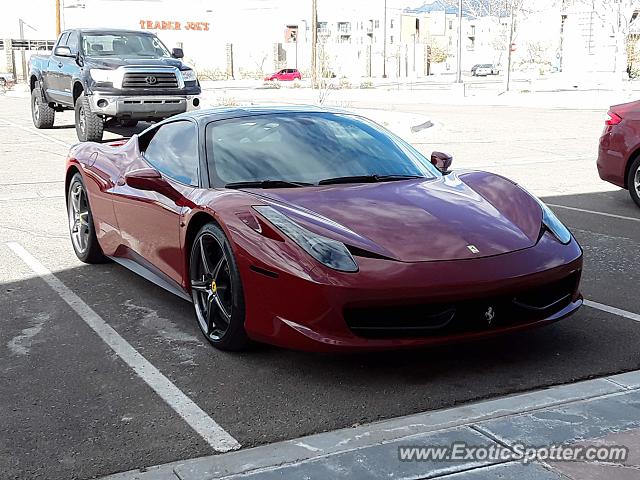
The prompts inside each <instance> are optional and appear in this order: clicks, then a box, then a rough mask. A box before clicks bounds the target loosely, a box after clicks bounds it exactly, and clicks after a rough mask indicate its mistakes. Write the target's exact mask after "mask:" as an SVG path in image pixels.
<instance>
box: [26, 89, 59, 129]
mask: <svg viewBox="0 0 640 480" xmlns="http://www.w3.org/2000/svg"><path fill="white" fill-rule="evenodd" d="M55 117H56V111H55V110H54V109H53V108H51V107H50V106H49V104H48V103H47V102H45V101H44V100H43V98H42V91H41V89H40V84H39V83H38V82H36V84H35V86H34V87H33V90H32V91H31V118H32V120H33V125H34V126H35V127H36V128H40V129H42V128H51V127H53V122H54V121H55Z"/></svg>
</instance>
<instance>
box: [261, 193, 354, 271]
mask: <svg viewBox="0 0 640 480" xmlns="http://www.w3.org/2000/svg"><path fill="white" fill-rule="evenodd" d="M253 208H254V209H255V210H256V211H258V212H259V213H260V214H261V215H262V216H263V217H265V218H266V219H267V220H269V221H270V222H271V223H272V224H273V225H274V226H275V227H276V228H277V229H278V230H280V231H281V232H282V233H284V234H285V235H286V236H287V237H289V238H290V239H291V240H293V241H294V242H296V243H297V244H298V245H299V246H300V247H301V248H302V249H303V250H304V251H305V252H307V253H308V254H309V255H311V256H312V257H313V258H315V259H316V260H317V261H319V262H320V263H322V264H323V265H325V266H327V267H329V268H333V269H334V270H340V271H342V272H357V271H358V264H356V261H355V260H354V259H353V257H352V256H351V253H350V252H349V250H347V247H346V246H345V245H344V243H342V242H339V241H337V240H332V239H331V238H327V237H323V236H322V235H318V234H317V233H313V232H310V231H309V230H307V229H306V228H303V227H301V226H300V225H298V224H297V223H296V222H294V221H293V220H291V219H290V218H289V217H287V216H286V215H284V214H283V213H280V212H279V211H278V210H276V209H275V208H272V207H269V206H268V205H258V206H255V207H253Z"/></svg>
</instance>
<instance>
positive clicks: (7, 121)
mask: <svg viewBox="0 0 640 480" xmlns="http://www.w3.org/2000/svg"><path fill="white" fill-rule="evenodd" d="M0 122H4V123H5V124H6V125H8V126H10V127H14V128H18V129H20V130H22V131H25V132H27V133H31V134H33V135H37V136H39V137H42V138H44V139H46V140H49V141H50V142H53V143H57V144H58V145H62V146H63V147H66V148H70V147H71V146H72V145H73V144H71V143H67V142H63V141H62V140H58V139H57V138H55V137H52V136H51V135H47V134H45V133H40V132H39V131H37V130H36V129H35V128H32V127H23V126H22V125H18V124H17V123H14V122H11V121H9V120H7V119H4V118H0Z"/></svg>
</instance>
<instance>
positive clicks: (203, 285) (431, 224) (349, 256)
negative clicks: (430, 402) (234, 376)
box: [66, 107, 582, 351]
mask: <svg viewBox="0 0 640 480" xmlns="http://www.w3.org/2000/svg"><path fill="white" fill-rule="evenodd" d="M450 164H451V157H450V156H448V155H446V154H442V153H438V152H434V154H433V156H432V158H431V160H428V159H427V158H425V157H424V156H423V155H422V154H420V153H419V152H418V151H417V150H415V149H414V148H413V147H412V146H410V145H409V144H408V143H406V142H405V141H403V140H401V139H400V138H398V137H397V136H395V135H394V134H392V133H390V132H388V131H386V130H384V129H383V128H382V127H380V126H378V125H377V124H375V123H373V122H371V121H369V120H367V119H365V118H362V117H360V116H356V115H353V114H349V113H345V112H341V111H331V110H325V109H315V108H312V107H298V108H246V109H245V108H235V109H214V110H202V111H198V112H190V113H187V114H183V115H178V116H175V117H172V118H170V119H168V120H165V121H163V122H161V123H158V124H157V125H154V126H152V127H150V128H149V129H147V130H145V131H144V132H142V133H141V134H139V135H135V136H133V137H132V138H131V139H129V140H121V141H118V142H112V143H110V144H96V143H83V144H80V145H77V146H75V147H73V148H72V149H71V152H70V155H69V159H68V164H67V173H66V192H67V204H68V216H69V226H70V231H71V239H72V244H73V248H74V250H75V252H76V254H77V256H78V258H80V260H82V261H84V262H87V263H95V262H101V261H104V260H105V259H112V260H114V261H116V262H118V263H120V264H122V265H124V266H125V267H127V268H129V269H131V270H133V271H134V272H136V273H138V274H140V275H142V276H144V277H145V278H147V279H149V280H151V281H153V282H155V283H156V284H158V285H159V286H161V287H163V288H165V289H167V290H169V291H171V292H173V293H175V294H177V295H178V296H180V297H182V298H184V299H186V300H188V301H190V302H193V306H194V310H195V317H196V319H197V322H198V325H199V326H200V329H201V330H202V332H203V334H204V335H205V336H206V338H207V339H208V340H209V341H210V342H211V343H212V344H213V345H214V346H216V347H218V348H221V349H226V350H238V349H242V348H244V347H246V346H247V344H248V343H249V342H250V341H251V340H256V341H260V342H267V343H271V344H276V345H280V346H285V347H290V348H297V349H305V350H315V351H323V350H324V351H326V350H365V349H380V348H398V347H409V346H418V345H426V344H436V343H442V342H452V341H458V340H462V339H471V338H480V337H485V336H490V335H495V334H498V333H503V332H508V331H515V330H521V329H525V328H529V327H532V326H539V325H546V324H549V323H552V322H554V321H556V320H560V319H562V318H565V317H567V316H569V315H570V314H572V313H574V312H575V311H576V310H577V309H578V308H579V307H580V306H581V304H582V297H581V295H580V292H579V288H578V287H579V282H580V274H581V269H582V250H581V248H580V246H579V245H578V243H577V242H576V240H575V239H574V238H573V236H572V235H571V233H569V231H568V230H567V228H565V226H564V225H563V224H562V223H561V222H560V221H559V220H558V219H557V218H556V217H555V215H554V214H553V213H552V212H551V210H550V209H549V208H547V207H546V206H545V205H544V204H543V203H542V202H541V201H540V200H538V199H537V198H536V197H534V196H533V195H531V194H530V193H528V192H527V191H526V190H524V189H523V188H522V187H520V186H518V185H517V184H515V183H514V182H512V181H510V180H508V179H506V178H503V177H501V176H498V175H494V174H490V173H486V172H477V171H455V172H452V171H449V166H450Z"/></svg>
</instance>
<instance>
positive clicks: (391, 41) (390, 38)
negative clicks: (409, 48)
mask: <svg viewBox="0 0 640 480" xmlns="http://www.w3.org/2000/svg"><path fill="white" fill-rule="evenodd" d="M389 43H391V44H392V45H393V35H391V36H390V37H389Z"/></svg>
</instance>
